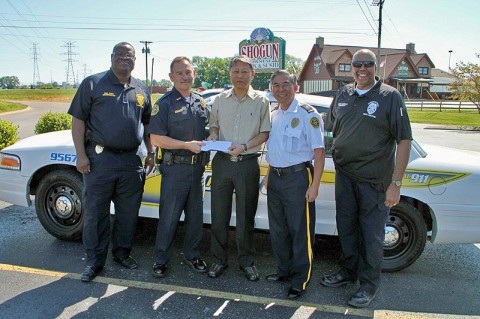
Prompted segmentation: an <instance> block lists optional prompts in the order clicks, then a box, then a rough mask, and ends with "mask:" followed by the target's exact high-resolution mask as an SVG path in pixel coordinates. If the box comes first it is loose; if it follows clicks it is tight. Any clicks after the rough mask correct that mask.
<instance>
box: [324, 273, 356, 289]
mask: <svg viewBox="0 0 480 319" xmlns="http://www.w3.org/2000/svg"><path fill="white" fill-rule="evenodd" d="M355 282H356V280H352V279H350V278H345V277H343V276H342V275H340V273H336V274H333V275H327V276H324V277H323V278H322V279H321V280H320V284H321V285H323V286H325V287H332V288H335V287H340V286H343V285H346V284H348V283H355Z"/></svg>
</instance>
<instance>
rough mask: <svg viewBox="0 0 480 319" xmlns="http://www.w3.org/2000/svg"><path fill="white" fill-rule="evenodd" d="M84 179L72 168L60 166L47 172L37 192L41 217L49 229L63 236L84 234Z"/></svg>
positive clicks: (64, 237) (36, 196) (38, 213)
mask: <svg viewBox="0 0 480 319" xmlns="http://www.w3.org/2000/svg"><path fill="white" fill-rule="evenodd" d="M82 188H83V180H82V177H81V175H80V174H78V173H77V172H76V171H73V170H65V169H64V170H58V171H54V172H51V173H48V174H47V175H45V177H44V178H42V180H41V181H40V184H39V186H38V188H37V192H36V195H35V208H36V211H37V216H38V219H39V220H40V223H41V224H42V226H43V227H44V228H45V230H46V231H47V232H49V233H50V234H51V235H53V236H55V237H57V238H59V239H62V240H69V241H75V240H79V239H81V238H82V228H83V208H82Z"/></svg>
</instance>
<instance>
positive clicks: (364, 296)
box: [348, 290, 375, 308]
mask: <svg viewBox="0 0 480 319" xmlns="http://www.w3.org/2000/svg"><path fill="white" fill-rule="evenodd" d="M373 298H375V292H374V293H371V292H368V291H366V290H359V291H357V293H356V294H354V295H353V296H352V298H351V299H350V300H349V301H348V304H349V305H350V306H353V307H355V308H364V307H366V306H368V305H369V304H370V302H371V301H372V300H373Z"/></svg>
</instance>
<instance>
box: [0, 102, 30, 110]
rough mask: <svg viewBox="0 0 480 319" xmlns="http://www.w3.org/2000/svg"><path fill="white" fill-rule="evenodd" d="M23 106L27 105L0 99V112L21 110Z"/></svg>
mask: <svg viewBox="0 0 480 319" xmlns="http://www.w3.org/2000/svg"><path fill="white" fill-rule="evenodd" d="M25 108H27V106H26V105H23V104H20V103H16V102H8V101H2V100H0V113H3V112H10V111H18V110H23V109H25Z"/></svg>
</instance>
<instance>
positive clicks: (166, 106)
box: [148, 87, 209, 156]
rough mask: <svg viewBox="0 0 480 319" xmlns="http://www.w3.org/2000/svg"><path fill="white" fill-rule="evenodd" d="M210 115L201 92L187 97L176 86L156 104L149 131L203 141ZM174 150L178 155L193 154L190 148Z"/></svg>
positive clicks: (186, 139) (181, 138)
mask: <svg viewBox="0 0 480 319" xmlns="http://www.w3.org/2000/svg"><path fill="white" fill-rule="evenodd" d="M208 116H209V110H208V108H207V104H206V102H205V100H204V99H203V98H202V97H201V96H200V95H199V94H197V93H195V92H192V93H191V95H190V98H187V99H185V98H184V97H183V96H182V95H181V94H180V92H178V90H177V89H176V88H175V87H174V88H173V89H172V90H171V91H170V92H167V93H166V94H164V95H163V96H162V97H161V98H160V99H159V100H158V101H157V102H156V103H155V104H154V106H153V111H152V117H151V120H150V121H151V123H150V125H149V128H148V129H149V133H150V134H155V135H161V136H168V137H171V138H173V139H176V140H180V141H193V140H195V141H203V140H205V126H206V125H207V124H208ZM172 151H173V152H174V153H175V154H177V155H183V156H190V155H193V153H192V152H190V151H188V150H172Z"/></svg>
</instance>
